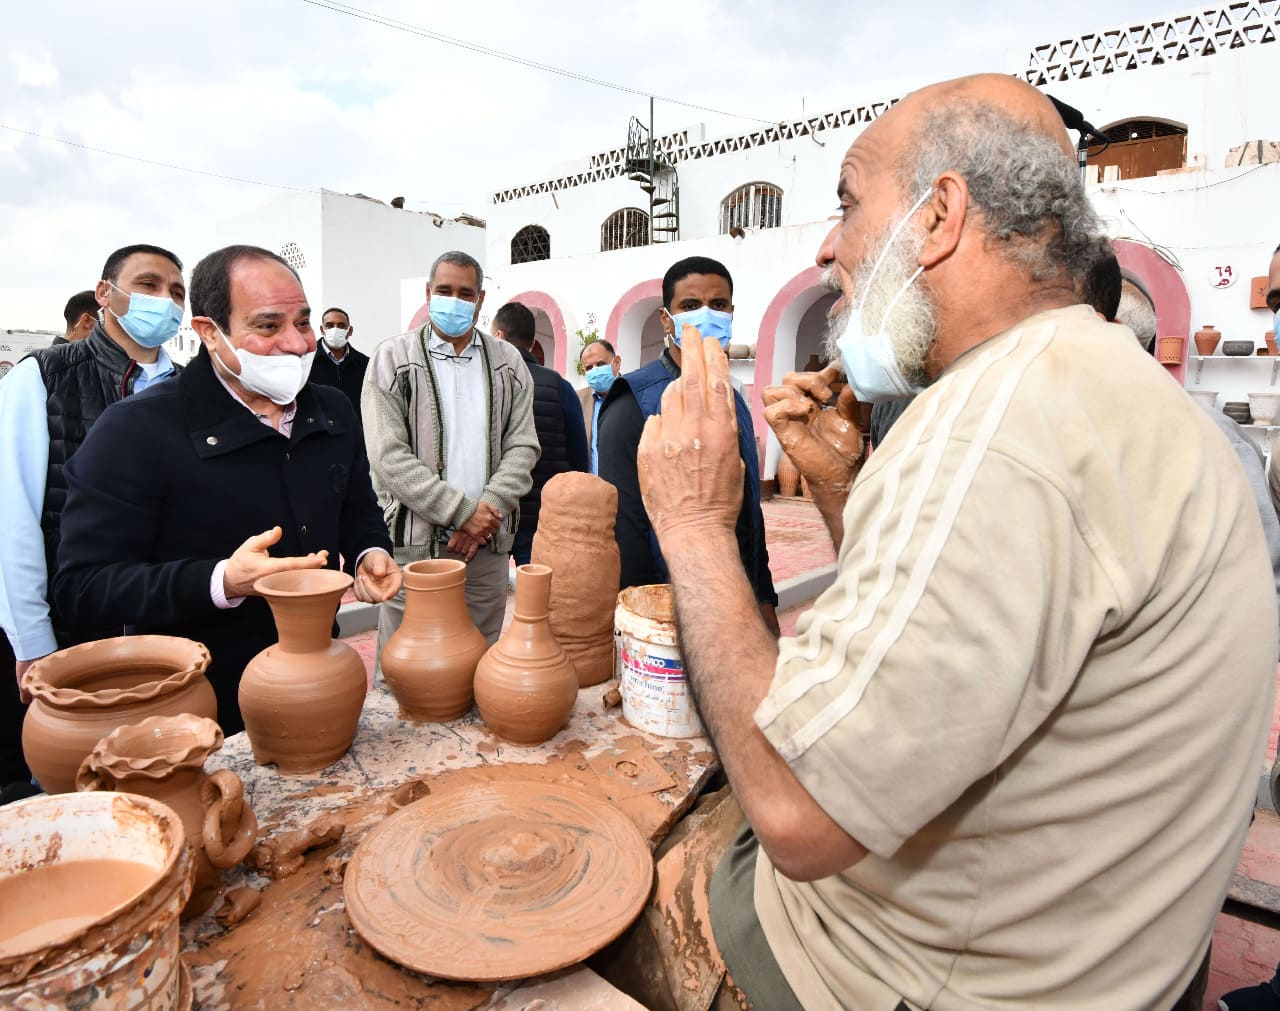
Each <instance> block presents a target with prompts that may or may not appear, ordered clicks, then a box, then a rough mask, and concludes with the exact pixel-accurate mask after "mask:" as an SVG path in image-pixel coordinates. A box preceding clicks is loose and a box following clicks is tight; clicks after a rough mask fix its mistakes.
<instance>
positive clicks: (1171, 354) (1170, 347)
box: [1156, 334, 1187, 365]
mask: <svg viewBox="0 0 1280 1011" xmlns="http://www.w3.org/2000/svg"><path fill="white" fill-rule="evenodd" d="M1186 341H1187V339H1186V338H1185V337H1179V336H1177V335H1176V334H1170V335H1168V336H1165V337H1157V338H1156V361H1158V362H1159V363H1160V364H1161V365H1181V364H1182V346H1183V345H1184V344H1185V343H1186Z"/></svg>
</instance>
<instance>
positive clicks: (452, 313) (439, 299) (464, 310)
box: [428, 295, 476, 337]
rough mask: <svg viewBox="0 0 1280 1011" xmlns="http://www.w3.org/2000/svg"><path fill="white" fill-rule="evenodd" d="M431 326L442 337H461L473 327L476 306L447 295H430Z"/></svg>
mask: <svg viewBox="0 0 1280 1011" xmlns="http://www.w3.org/2000/svg"><path fill="white" fill-rule="evenodd" d="M428 312H429V313H430V315H431V325H432V326H433V327H435V329H436V332H437V333H439V334H440V335H441V336H443V337H461V336H462V335H463V334H465V333H466V332H467V331H468V330H470V329H471V328H472V326H474V325H475V319H476V304H475V303H474V302H467V301H465V300H464V299H461V298H453V297H451V296H449V295H432V296H431V304H430V308H429V310H428Z"/></svg>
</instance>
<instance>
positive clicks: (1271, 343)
mask: <svg viewBox="0 0 1280 1011" xmlns="http://www.w3.org/2000/svg"><path fill="white" fill-rule="evenodd" d="M1262 339H1263V340H1265V341H1266V342H1267V351H1268V352H1269V353H1270V354H1273V355H1274V354H1280V347H1277V346H1276V332H1275V331H1274V330H1268V331H1267V332H1266V333H1264V334H1263V335H1262Z"/></svg>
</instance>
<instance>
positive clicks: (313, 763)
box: [240, 569, 368, 773]
mask: <svg viewBox="0 0 1280 1011" xmlns="http://www.w3.org/2000/svg"><path fill="white" fill-rule="evenodd" d="M351 583H352V579H351V577H350V576H349V575H347V574H346V573H345V572H337V571H335V570H333V569H294V570H293V571H290V572H276V573H274V574H272V575H270V576H263V577H262V578H261V579H259V580H258V581H257V582H256V583H254V584H253V588H254V589H255V590H257V592H258V593H260V594H262V596H264V597H266V598H267V603H268V604H270V605H271V614H272V616H273V617H274V618H275V620H276V630H277V631H278V632H279V633H280V641H279V642H278V643H276V644H275V645H274V646H268V647H267V648H266V649H264V650H263V651H262V652H261V653H259V654H258V655H257V656H255V657H254V658H253V659H252V660H250V661H249V663H248V665H247V666H246V667H245V669H244V676H243V677H242V678H241V679H240V713H241V715H242V716H243V717H244V729H245V733H247V734H248V735H249V744H250V745H251V746H252V747H253V757H254V760H255V761H256V762H257V763H258V764H259V765H267V764H268V763H270V762H275V764H276V768H277V769H279V770H280V771H281V772H285V773H299V772H316V771H317V770H319V769H323V768H325V767H326V766H329V765H332V764H333V763H334V762H336V761H337V760H338V759H339V758H341V757H342V756H343V755H344V754H346V751H347V749H348V748H349V747H351V742H352V741H353V740H355V736H356V725H357V724H358V723H359V722H360V710H361V709H362V708H363V706H364V696H365V692H366V691H367V690H368V679H367V678H366V676H365V670H364V662H363V661H362V660H361V659H360V655H359V654H358V653H357V652H356V651H355V650H353V649H352V648H351V647H350V646H348V645H347V644H346V643H344V642H339V641H338V640H337V639H334V638H333V637H332V635H331V634H330V632H331V629H332V628H333V617H334V615H335V614H337V612H338V604H339V602H340V601H341V600H342V595H343V594H344V593H345V592H346V591H347V587H349V586H350V585H351Z"/></svg>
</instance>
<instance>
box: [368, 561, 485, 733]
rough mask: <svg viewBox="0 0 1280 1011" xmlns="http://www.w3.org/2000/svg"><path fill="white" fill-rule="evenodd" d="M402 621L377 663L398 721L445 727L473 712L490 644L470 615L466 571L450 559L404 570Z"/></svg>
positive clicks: (407, 567)
mask: <svg viewBox="0 0 1280 1011" xmlns="http://www.w3.org/2000/svg"><path fill="white" fill-rule="evenodd" d="M403 571H404V620H403V621H401V623H400V627H399V628H398V629H396V631H395V633H394V634H393V635H392V636H391V638H390V639H388V640H387V644H386V646H384V647H383V648H382V656H381V657H379V663H380V664H381V666H382V676H383V678H384V679H385V680H386V682H387V687H388V688H390V689H391V694H392V695H394V696H395V697H396V701H397V702H399V703H400V717H401V719H405V720H426V721H427V722H430V723H443V722H445V721H446V720H456V719H458V718H459V717H461V716H466V715H467V713H469V712H471V703H472V702H473V701H474V698H475V696H474V695H473V694H472V690H471V685H472V682H473V681H474V680H475V676H476V664H478V663H479V662H480V658H481V657H482V656H484V654H485V652H486V651H487V650H488V649H489V642H488V640H487V639H485V637H484V634H483V633H482V632H481V631H480V630H479V629H478V628H476V626H475V624H474V623H473V622H472V620H471V615H470V614H469V613H468V612H467V597H466V584H467V566H466V563H465V562H461V561H458V560H457V559H451V558H431V559H426V560H424V561H420V562H410V563H409V564H408V565H406V566H405V567H404V570H403Z"/></svg>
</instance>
